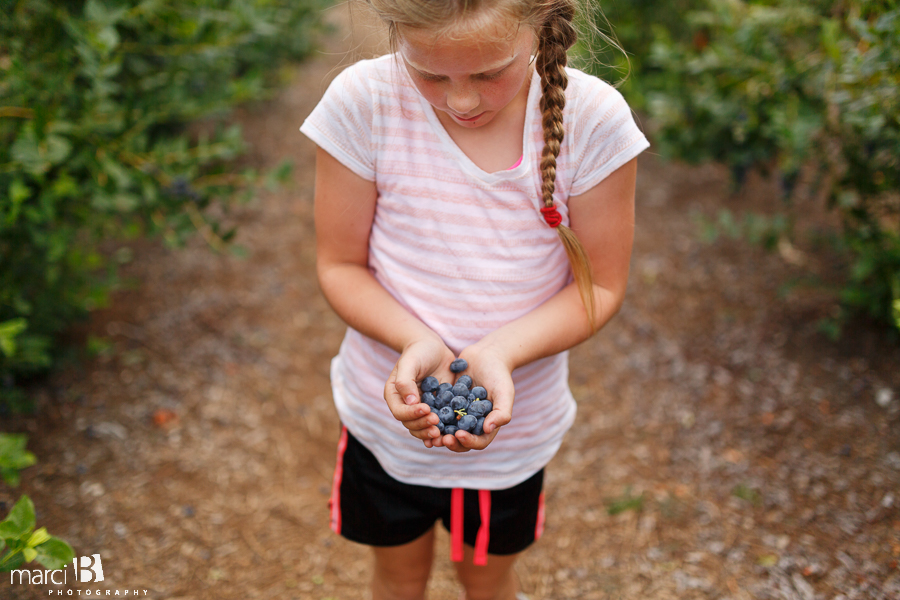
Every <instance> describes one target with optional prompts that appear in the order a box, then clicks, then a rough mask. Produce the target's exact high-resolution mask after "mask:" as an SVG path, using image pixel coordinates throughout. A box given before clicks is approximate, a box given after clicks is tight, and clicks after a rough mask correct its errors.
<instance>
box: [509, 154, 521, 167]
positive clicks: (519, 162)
mask: <svg viewBox="0 0 900 600" xmlns="http://www.w3.org/2000/svg"><path fill="white" fill-rule="evenodd" d="M523 158H525V155H524V154H523V155H522V156H520V157H519V160H517V161H516V164H514V165H513V166H511V167H510V168H508V169H507V171H512V170H513V169H515V168H516V167H518V166H519V165H521V164H522V159H523Z"/></svg>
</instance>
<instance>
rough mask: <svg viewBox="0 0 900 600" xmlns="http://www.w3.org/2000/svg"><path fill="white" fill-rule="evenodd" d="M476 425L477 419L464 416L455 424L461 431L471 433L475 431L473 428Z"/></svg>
mask: <svg viewBox="0 0 900 600" xmlns="http://www.w3.org/2000/svg"><path fill="white" fill-rule="evenodd" d="M477 424H478V419H476V418H475V417H473V416H472V415H465V416H464V417H463V418H462V419H460V420H459V422H458V423H457V427H459V428H460V429H462V430H463V431H468V432H469V433H472V432H473V431H475V426H476V425H477Z"/></svg>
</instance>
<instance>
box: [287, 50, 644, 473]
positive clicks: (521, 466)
mask: <svg viewBox="0 0 900 600" xmlns="http://www.w3.org/2000/svg"><path fill="white" fill-rule="evenodd" d="M567 71H568V74H569V85H568V88H567V89H566V106H565V109H564V124H565V125H564V126H565V132H566V133H565V137H564V139H563V143H562V149H561V151H560V154H559V158H558V160H557V179H556V194H555V196H556V202H557V207H558V208H559V212H560V214H561V215H562V217H563V223H564V224H567V225H568V222H569V219H568V211H567V209H566V201H567V199H568V197H569V196H570V195H579V194H582V193H584V192H587V191H588V190H590V189H591V188H592V187H594V186H595V185H597V184H598V183H600V182H601V181H602V180H603V179H604V178H605V177H607V176H608V175H609V174H611V173H612V172H613V171H615V170H616V169H618V168H619V167H620V166H622V165H623V164H625V163H626V162H628V161H629V160H631V159H632V158H634V157H635V156H637V155H638V154H639V153H640V152H641V151H643V150H644V149H645V148H647V146H648V145H649V144H648V143H647V140H646V139H645V137H644V136H643V134H642V133H641V131H640V130H639V129H638V128H637V126H636V124H635V122H634V119H633V118H632V115H631V111H630V109H629V107H628V105H627V104H626V103H625V100H624V99H623V98H622V96H621V94H619V92H618V91H616V90H615V89H614V88H612V87H611V86H609V85H608V84H606V83H604V82H603V81H601V80H599V79H597V78H596V77H593V76H590V75H587V74H585V73H582V72H581V71H578V70H575V69H567ZM539 100H540V79H539V77H538V75H537V74H536V73H535V74H534V75H533V78H532V81H531V86H530V89H529V93H528V102H527V108H526V110H527V115H526V120H525V129H524V132H523V144H522V148H523V159H522V160H521V162H520V163H519V164H518V165H517V166H514V167H513V168H511V169H507V170H502V171H498V172H496V173H487V172H485V171H483V170H482V169H481V168H479V167H478V166H477V165H475V164H474V163H473V162H472V161H471V160H470V159H469V158H468V157H467V156H466V155H465V154H464V153H463V152H462V151H461V150H460V149H459V147H458V146H457V145H456V143H455V142H454V141H453V140H452V139H451V138H450V136H449V135H448V134H447V132H446V130H445V129H444V127H443V125H442V124H441V123H440V121H439V120H438V118H437V116H436V114H435V112H434V109H433V108H432V107H431V105H430V104H429V103H428V102H427V101H426V100H425V99H424V98H422V97H421V96H420V95H419V93H418V91H417V90H416V88H415V86H414V84H413V82H412V81H411V80H410V78H409V75H408V74H407V72H406V69H405V68H404V67H403V66H402V65H400V64H399V63H397V62H395V61H394V57H393V55H386V56H382V57H380V58H376V59H373V60H364V61H360V62H358V63H356V64H354V65H353V66H351V67H349V68H347V69H346V70H344V71H343V72H342V73H341V74H340V75H338V76H337V78H336V79H335V80H334V81H333V82H332V83H331V85H330V86H329V87H328V90H327V91H326V92H325V95H324V97H323V99H322V101H321V102H320V103H319V104H318V106H317V107H316V108H315V110H313V112H312V114H310V116H309V117H308V118H307V119H306V121H305V122H304V123H303V126H302V127H301V128H300V130H301V131H302V132H303V133H305V134H306V135H307V136H309V138H310V139H312V140H313V141H314V142H315V143H316V144H318V145H319V146H320V147H321V148H322V149H323V150H325V151H326V152H328V153H329V154H331V155H332V156H334V157H335V158H336V159H337V160H338V161H340V162H341V163H342V164H344V165H345V166H347V168H349V169H350V170H351V171H353V172H354V173H356V174H357V175H359V176H360V177H362V178H364V179H366V180H368V181H374V182H375V183H376V185H377V190H378V200H377V204H376V207H375V216H374V221H373V224H372V231H371V234H370V237H369V268H370V270H371V271H372V273H373V274H374V276H375V278H376V279H377V280H378V281H379V282H380V283H381V284H382V285H383V286H384V287H385V289H387V291H388V292H389V293H390V294H391V295H393V296H394V297H395V298H396V299H397V300H398V301H399V302H400V303H401V304H402V305H403V306H404V307H406V308H407V309H408V310H409V311H410V312H411V313H412V314H413V315H415V316H416V317H418V318H419V319H421V320H422V321H423V322H424V323H425V324H426V325H427V326H428V327H430V328H431V329H433V330H434V331H435V332H436V333H438V334H439V335H440V336H441V337H442V338H443V340H444V341H445V342H446V344H447V346H448V347H449V348H450V349H451V350H453V351H454V352H455V353H456V354H457V355H458V354H459V352H460V351H462V350H463V349H464V348H466V347H467V346H469V345H470V344H473V343H474V342H477V341H478V340H480V339H481V338H482V337H484V336H485V335H486V334H487V333H489V332H491V331H493V330H494V329H497V328H498V327H500V326H502V325H504V324H505V323H508V322H510V321H512V320H514V319H516V318H518V317H520V316H522V315H524V314H526V313H527V312H529V311H531V310H532V309H534V308H535V307H537V306H538V305H540V304H541V303H543V302H545V301H546V300H548V299H549V298H550V297H552V296H553V295H554V294H556V293H557V292H559V291H560V290H561V289H562V288H563V287H565V286H566V284H567V283H568V282H569V281H570V280H571V279H570V272H569V264H568V260H567V258H566V253H565V250H564V249H563V246H562V244H561V243H560V240H559V236H558V235H557V233H556V231H555V230H554V229H552V228H550V227H548V226H547V224H546V223H545V222H544V220H543V218H542V216H541V214H540V212H539V208H540V206H541V202H540V189H541V180H540V171H539V167H538V165H539V162H540V155H541V148H542V147H543V134H542V129H541V114H540V108H539V106H538V103H539ZM398 358H399V355H398V354H397V353H396V352H394V351H393V350H391V349H390V348H387V347H386V346H384V345H382V344H380V343H379V342H376V341H374V340H372V339H370V338H368V337H366V336H363V335H362V334H360V333H359V332H357V331H354V330H353V329H352V328H351V329H348V331H347V334H346V337H345V338H344V342H343V344H342V345H341V349H340V352H339V354H338V356H337V357H335V358H334V360H333V361H332V365H331V378H332V387H333V393H334V400H335V405H336V407H337V411H338V414H339V416H340V418H341V420H342V421H343V422H344V424H345V425H346V426H347V428H348V429H349V430H350V431H351V432H352V433H353V435H354V436H355V437H356V438H357V439H359V440H360V441H361V442H362V443H363V444H364V445H365V446H366V447H367V448H369V449H370V450H371V451H372V453H373V454H374V455H375V456H376V457H377V458H378V461H379V462H380V463H381V465H382V466H383V467H384V469H385V471H387V472H388V473H389V474H390V475H391V476H393V477H394V478H396V479H398V480H400V481H403V482H406V483H410V484H417V485H428V486H432V487H444V488H446V487H463V488H469V489H504V488H507V487H511V486H513V485H516V484H518V483H521V482H522V481H524V480H526V479H527V478H528V477H530V476H531V475H533V474H534V473H535V472H537V471H538V470H539V469H541V468H542V467H543V466H544V465H546V464H547V463H548V462H549V461H550V459H551V458H552V457H553V455H554V454H555V453H556V451H557V450H558V449H559V446H560V444H561V442H562V438H563V434H564V433H565V432H566V431H567V430H568V429H569V427H570V426H571V424H572V422H573V420H574V418H575V401H574V399H573V398H572V394H571V392H570V391H569V387H568V381H567V380H568V354H567V353H565V352H564V353H561V354H558V355H555V356H551V357H548V358H544V359H541V360H538V361H536V362H534V363H532V364H529V365H527V366H525V367H522V368H520V369H517V370H516V371H515V372H513V382H514V384H515V390H516V397H515V404H514V406H513V418H512V421H511V422H510V423H509V424H508V425H506V426H504V427H503V428H501V429H500V431H499V433H498V435H497V436H496V437H495V438H494V440H493V442H491V444H490V445H489V446H488V447H487V448H486V449H485V450H483V451H480V452H467V453H462V454H457V453H453V452H451V451H449V450H447V449H446V448H425V447H424V445H423V444H422V442H421V441H420V440H418V439H416V438H414V437H412V436H411V435H410V434H409V432H408V431H407V430H406V429H405V428H404V427H403V426H402V425H401V424H400V423H399V422H398V421H396V420H395V419H394V418H393V416H392V415H391V413H390V411H389V410H388V408H387V405H386V403H385V401H384V398H383V397H382V391H383V389H384V383H385V381H387V378H388V376H389V375H390V372H391V370H392V369H393V367H394V365H395V364H396V362H397V360H398ZM489 392H490V390H489Z"/></svg>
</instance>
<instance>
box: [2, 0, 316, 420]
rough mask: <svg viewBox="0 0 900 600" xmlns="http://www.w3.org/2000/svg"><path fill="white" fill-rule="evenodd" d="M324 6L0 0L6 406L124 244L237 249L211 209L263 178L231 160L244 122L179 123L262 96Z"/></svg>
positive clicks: (125, 253)
mask: <svg viewBox="0 0 900 600" xmlns="http://www.w3.org/2000/svg"><path fill="white" fill-rule="evenodd" d="M324 6H325V2H323V1H321V0H181V1H179V2H166V1H163V0H144V1H140V2H136V1H126V0H87V1H77V0H68V1H66V2H59V1H51V0H19V1H8V0H4V1H3V2H0V415H2V413H3V412H8V411H9V410H17V411H21V410H24V409H27V408H28V402H27V398H26V396H25V394H24V393H23V391H22V389H21V383H22V382H23V381H27V380H28V378H29V377H32V376H34V375H35V374H38V373H41V372H44V371H46V370H47V369H48V368H49V367H51V366H52V365H53V364H54V363H55V362H57V361H58V359H59V357H60V356H61V355H62V353H63V352H64V351H65V349H64V348H63V347H61V344H59V343H58V339H59V335H60V334H61V333H62V332H64V331H65V330H66V329H67V328H68V327H70V326H71V325H72V324H73V322H75V321H77V320H78V319H80V318H83V317H84V316H85V315H86V314H88V313H89V311H91V310H92V309H94V308H97V307H102V306H104V305H106V304H107V302H108V298H109V295H110V293H111V292H112V291H113V290H115V289H116V288H117V287H119V286H120V284H121V282H120V281H119V279H118V278H117V268H116V267H117V266H119V265H120V264H122V263H124V262H127V261H128V260H129V259H130V250H129V247H128V245H127V242H128V241H131V240H135V239H137V238H140V237H145V236H162V237H163V238H164V239H165V240H166V242H167V243H168V244H171V245H176V246H177V245H179V244H182V243H183V242H184V241H185V240H186V239H187V237H189V236H191V235H193V234H197V233H198V232H199V234H200V235H202V236H203V237H204V238H205V239H206V241H207V242H209V244H210V245H211V246H212V247H213V248H215V249H217V250H220V249H226V248H228V249H232V250H237V251H239V249H238V248H237V247H236V246H234V245H229V244H228V241H229V239H230V238H231V237H232V235H233V233H234V232H233V231H222V227H221V226H220V223H219V219H220V218H221V215H222V214H225V212H226V211H227V208H228V206H230V205H232V204H233V203H234V202H235V201H239V200H240V199H241V198H242V197H244V198H246V197H247V196H248V194H247V192H248V191H249V189H251V186H252V185H254V183H256V182H258V181H259V180H260V175H259V174H257V173H255V172H253V171H251V170H240V169H238V168H237V167H236V166H235V165H236V164H237V163H236V162H235V159H237V158H238V157H239V156H240V155H241V154H242V152H243V150H244V145H243V142H242V137H241V132H240V130H239V129H237V128H235V127H218V128H217V129H216V130H215V131H209V132H207V133H204V134H194V135H191V134H189V131H188V129H187V125H188V124H190V123H191V122H193V121H195V120H197V119H207V120H208V121H209V122H212V121H213V120H216V122H220V123H222V122H226V123H227V119H226V118H225V117H226V115H227V111H228V110H229V109H230V108H231V107H233V106H234V105H236V104H237V103H240V102H245V101H249V100H255V99H260V98H264V97H265V96H266V95H267V94H268V93H269V92H270V91H271V90H272V89H274V87H275V86H276V85H277V84H278V83H279V76H280V73H282V71H281V70H280V68H281V67H282V66H283V65H285V64H286V62H287V61H289V60H296V59H299V58H301V57H303V56H305V55H306V54H307V53H308V52H309V51H310V50H311V48H312V40H313V36H314V34H315V32H316V31H317V29H319V28H320V27H321V25H320V22H319V16H320V14H321V9H322V8H323V7H324ZM207 129H211V128H207ZM287 174H288V169H287V168H286V167H282V168H280V169H278V170H277V172H276V173H274V174H268V175H269V176H278V177H284V176H286V175H287ZM242 194H243V195H242ZM213 205H215V207H216V208H215V211H214V212H215V214H217V215H219V217H218V218H216V217H213V216H211V214H212V213H213V211H212V210H207V209H211V208H212V207H213Z"/></svg>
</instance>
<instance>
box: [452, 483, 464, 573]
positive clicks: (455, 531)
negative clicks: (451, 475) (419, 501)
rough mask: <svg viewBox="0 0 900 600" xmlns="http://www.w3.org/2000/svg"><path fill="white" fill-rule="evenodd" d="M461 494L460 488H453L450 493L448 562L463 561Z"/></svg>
mask: <svg viewBox="0 0 900 600" xmlns="http://www.w3.org/2000/svg"><path fill="white" fill-rule="evenodd" d="M463 492H464V490H463V489H462V488H453V490H452V491H451V492H450V560H452V561H453V562H462V560H463V514H464V507H463Z"/></svg>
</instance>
